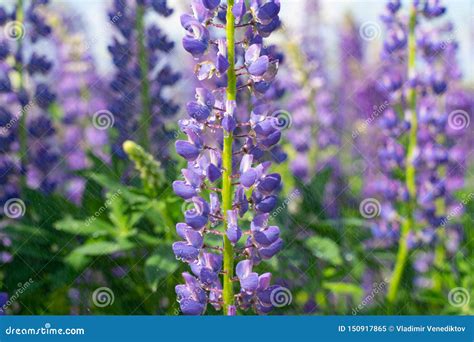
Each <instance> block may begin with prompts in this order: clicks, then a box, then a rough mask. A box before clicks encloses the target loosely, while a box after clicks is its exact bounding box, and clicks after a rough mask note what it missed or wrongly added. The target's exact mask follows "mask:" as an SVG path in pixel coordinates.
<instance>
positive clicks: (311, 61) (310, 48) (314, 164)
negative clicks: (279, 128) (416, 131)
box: [286, 0, 343, 217]
mask: <svg viewBox="0 0 474 342" xmlns="http://www.w3.org/2000/svg"><path fill="white" fill-rule="evenodd" d="M304 8H305V17H304V20H305V21H306V23H305V25H302V28H307V27H313V29H312V30H305V31H304V32H301V33H300V35H301V41H300V42H297V43H295V42H294V43H292V44H291V45H290V46H289V53H290V54H291V55H292V56H291V57H292V58H290V62H289V63H288V64H290V66H291V69H290V70H289V71H288V74H287V75H286V78H287V82H288V83H289V84H290V86H289V89H290V91H291V94H292V96H291V97H289V103H288V109H289V111H290V112H291V114H292V126H291V127H290V129H289V132H288V138H289V139H288V140H289V142H290V143H291V145H292V148H293V150H294V153H293V154H292V155H293V158H292V160H291V162H290V168H291V171H292V173H293V175H294V176H295V177H297V178H298V179H300V180H301V181H302V182H303V183H308V182H309V181H310V180H311V179H312V178H313V177H314V176H315V175H316V174H317V172H318V171H321V170H323V169H325V168H330V169H332V172H331V179H330V180H329V182H328V184H327V186H326V189H325V196H324V201H325V203H324V204H325V212H326V214H328V215H329V216H331V217H336V216H337V211H338V204H337V202H336V198H337V194H338V193H339V192H340V190H338V188H339V185H338V183H339V182H340V181H339V178H340V176H341V175H340V165H339V164H340V163H339V161H338V159H337V158H336V153H335V151H336V148H337V147H338V146H339V145H340V144H341V136H340V135H341V130H342V127H343V126H342V125H343V121H342V117H341V116H340V115H336V113H335V97H334V96H333V94H334V93H336V91H335V90H334V88H333V85H332V84H330V81H329V78H328V75H327V72H326V70H325V68H324V64H325V55H324V48H321V46H323V45H324V44H323V43H322V39H321V32H320V31H321V27H318V26H317V25H318V23H319V22H320V20H319V18H318V16H319V13H320V7H319V2H318V1H310V0H308V1H306V2H305V7H304ZM312 137H314V138H312Z"/></svg>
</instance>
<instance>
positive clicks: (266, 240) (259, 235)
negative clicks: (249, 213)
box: [253, 226, 280, 246]
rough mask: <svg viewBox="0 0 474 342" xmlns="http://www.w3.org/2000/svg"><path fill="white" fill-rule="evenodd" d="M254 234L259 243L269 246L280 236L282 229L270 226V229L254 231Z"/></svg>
mask: <svg viewBox="0 0 474 342" xmlns="http://www.w3.org/2000/svg"><path fill="white" fill-rule="evenodd" d="M253 236H254V238H255V241H257V243H258V244H260V245H262V246H269V245H271V244H272V243H274V242H275V241H276V240H277V239H278V238H279V237H280V229H279V228H278V227H276V226H270V227H268V229H265V230H261V231H256V232H254V234H253Z"/></svg>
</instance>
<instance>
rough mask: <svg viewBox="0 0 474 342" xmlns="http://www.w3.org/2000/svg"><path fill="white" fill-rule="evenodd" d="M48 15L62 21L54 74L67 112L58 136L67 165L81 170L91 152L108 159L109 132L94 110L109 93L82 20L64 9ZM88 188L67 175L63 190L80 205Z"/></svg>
mask: <svg viewBox="0 0 474 342" xmlns="http://www.w3.org/2000/svg"><path fill="white" fill-rule="evenodd" d="M47 15H48V16H51V17H53V18H52V19H53V20H51V21H52V22H57V23H60V24H59V25H56V26H55V27H53V34H52V38H53V39H54V40H55V42H56V44H55V46H57V47H58V51H57V58H56V70H55V72H54V73H53V77H54V79H55V83H56V84H57V85H58V87H57V90H58V93H59V94H60V96H59V97H58V99H57V103H58V105H60V106H61V108H62V111H63V116H62V118H61V128H62V129H61V131H60V132H59V137H58V139H59V140H60V142H61V143H60V146H61V154H62V155H63V156H64V159H65V164H66V165H65V166H66V168H67V169H68V170H70V171H77V170H81V169H85V168H86V167H88V166H89V161H88V158H87V152H88V151H91V152H93V153H94V154H95V155H97V156H98V157H101V158H102V159H104V160H107V157H108V154H107V151H106V150H104V146H106V142H107V134H106V132H105V131H104V130H100V129H97V128H96V127H94V125H93V124H94V117H93V116H94V113H97V112H99V111H101V110H103V109H104V108H106V103H105V97H106V94H105V92H104V90H103V89H104V86H103V82H102V81H101V79H100V78H99V76H98V74H97V71H96V70H95V67H94V64H93V60H92V56H91V55H90V52H89V51H88V46H87V42H86V39H85V37H84V36H83V35H82V34H81V33H80V28H81V22H80V21H79V20H78V18H77V17H74V20H71V18H69V17H67V16H66V14H65V13H62V12H55V13H47ZM89 132H92V133H93V134H92V135H90V134H88V133H89ZM84 188H85V180H84V179H83V178H80V177H75V176H72V175H67V177H66V179H64V181H63V182H62V192H63V193H64V194H65V195H66V197H67V198H68V199H71V200H72V201H73V202H74V203H76V204H79V203H80V202H81V200H82V194H83V191H84Z"/></svg>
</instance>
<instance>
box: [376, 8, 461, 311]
mask: <svg viewBox="0 0 474 342" xmlns="http://www.w3.org/2000/svg"><path fill="white" fill-rule="evenodd" d="M400 12H401V2H400V1H397V0H391V1H388V3H387V6H386V12H385V14H384V15H383V16H382V19H383V20H384V22H385V24H386V25H387V28H388V31H387V35H386V39H385V41H384V50H383V57H384V63H385V65H384V67H383V72H382V76H381V82H380V83H381V84H382V86H383V87H384V89H385V90H386V92H387V97H388V100H389V102H390V104H391V106H389V107H388V108H387V109H386V110H385V111H384V112H383V113H382V115H381V118H380V119H379V123H380V126H381V128H382V132H383V134H382V136H383V139H382V141H381V144H380V147H379V148H378V156H379V161H380V165H379V166H380V168H381V170H382V177H381V178H380V179H378V180H376V181H375V182H373V183H374V184H375V185H376V186H375V187H376V188H377V187H378V189H379V190H380V191H381V194H382V197H383V203H382V205H381V218H380V219H379V220H378V221H377V222H376V223H375V224H374V226H373V232H374V234H375V236H376V237H378V238H382V239H383V240H384V241H385V243H390V241H392V242H393V241H397V242H398V253H397V257H396V260H395V266H394V271H393V273H392V275H391V279H390V283H389V289H388V292H387V301H388V303H389V305H390V306H391V308H393V304H394V303H395V302H396V300H397V298H398V295H399V288H400V283H401V279H402V277H403V275H404V272H405V270H406V267H407V265H408V259H409V256H410V251H411V249H412V248H413V247H415V246H418V245H434V244H435V243H436V242H437V241H436V235H437V231H439V232H440V234H438V235H439V237H442V235H443V234H441V233H442V230H440V229H438V230H437V228H440V227H441V228H444V226H445V224H444V222H445V221H446V217H447V216H448V208H447V205H448V204H450V203H453V202H455V200H454V197H453V192H454V191H455V188H453V187H452V186H448V184H449V181H450V179H451V177H453V175H450V174H449V173H447V172H446V170H447V168H448V169H449V168H450V165H452V164H453V163H457V164H458V165H459V164H462V163H460V162H459V161H457V160H456V157H455V156H456V153H455V151H456V146H455V144H453V142H452V141H451V140H452V139H450V138H449V137H450V133H449V131H450V129H449V126H450V125H451V123H450V120H451V119H450V116H451V114H450V113H448V112H447V107H446V104H445V103H446V101H445V94H446V93H447V90H448V83H449V82H448V79H451V80H455V79H456V78H458V77H459V76H458V75H457V70H455V68H454V67H452V66H451V64H449V65H448V64H447V63H446V59H447V57H449V55H452V53H453V49H454V50H455V48H454V46H455V42H453V41H452V39H451V38H449V39H447V40H445V38H444V35H445V34H446V33H447V31H446V29H442V28H441V27H437V26H435V25H426V26H425V25H423V24H424V21H425V20H431V19H433V18H438V17H441V16H442V15H443V14H444V12H445V7H443V6H442V5H441V3H440V1H419V0H415V1H413V2H412V3H411V5H410V8H409V16H408V20H407V19H406V18H405V17H403V16H402V15H400ZM454 64H455V63H453V65H454ZM466 115H467V114H466ZM440 246H441V248H442V244H441V245H438V247H437V255H438V256H439V257H438V258H437V259H439V258H443V257H442V255H444V252H440V250H439V249H440ZM438 262H439V260H438Z"/></svg>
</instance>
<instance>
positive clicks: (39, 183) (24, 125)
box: [0, 0, 60, 199]
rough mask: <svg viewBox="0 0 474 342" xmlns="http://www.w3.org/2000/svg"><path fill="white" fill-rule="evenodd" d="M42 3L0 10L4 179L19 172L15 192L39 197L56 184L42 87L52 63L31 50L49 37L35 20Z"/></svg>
mask: <svg viewBox="0 0 474 342" xmlns="http://www.w3.org/2000/svg"><path fill="white" fill-rule="evenodd" d="M47 3H48V2H47V1H32V2H31V3H29V4H28V5H25V4H24V2H23V1H21V0H19V1H18V2H17V4H16V6H15V7H14V9H13V11H12V12H11V13H8V12H7V11H6V10H4V9H3V8H1V9H2V13H3V14H4V16H3V18H2V19H1V21H2V22H0V25H1V26H2V30H3V31H4V32H5V33H6V37H5V39H3V40H2V41H0V50H1V51H0V96H1V97H2V105H1V108H2V111H3V112H4V113H8V117H9V119H8V120H6V121H5V122H3V124H4V125H3V124H2V130H1V132H0V139H1V142H2V145H9V147H8V148H4V147H6V146H3V147H2V150H7V151H8V152H9V154H8V156H7V155H6V156H5V157H6V158H7V159H8V160H9V161H8V164H9V165H10V166H9V167H8V169H9V171H8V174H12V173H15V172H16V171H19V179H20V181H19V183H20V188H21V189H23V190H24V189H25V187H26V186H29V187H32V188H35V189H36V188H37V189H40V190H41V191H43V192H45V193H49V192H51V191H53V190H54V189H55V188H56V185H57V184H58V182H59V181H60V179H59V176H60V171H59V170H58V168H57V166H58V160H59V153H58V150H57V142H56V139H55V129H54V127H53V122H52V120H51V119H50V118H49V109H50V106H51V105H52V104H53V103H54V101H55V99H56V95H55V94H54V93H52V92H51V91H50V87H49V86H48V84H47V82H46V81H47V80H48V76H49V75H50V72H51V70H52V68H53V63H52V62H51V61H50V60H49V59H48V58H47V57H46V56H45V55H43V54H41V53H39V52H38V51H37V50H38V49H37V48H36V43H37V42H39V41H40V40H43V42H42V43H46V44H47V40H46V38H47V37H48V36H49V35H50V33H51V27H50V26H49V25H48V24H47V23H46V21H45V18H44V17H43V15H42V14H41V8H42V7H44V6H45V5H47ZM11 112H14V113H17V114H16V115H12V114H11ZM2 121H3V120H2ZM16 141H17V142H18V143H16ZM18 160H19V163H18ZM13 178H15V177H13ZM13 178H10V179H13ZM15 186H16V185H15V184H13V183H9V185H8V187H6V188H5V190H7V189H8V191H6V192H7V194H2V197H5V198H6V197H8V196H7V195H14V194H16V191H11V190H12V189H13V188H14V187H15ZM13 197H15V196H13ZM6 199H8V198H6Z"/></svg>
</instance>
